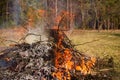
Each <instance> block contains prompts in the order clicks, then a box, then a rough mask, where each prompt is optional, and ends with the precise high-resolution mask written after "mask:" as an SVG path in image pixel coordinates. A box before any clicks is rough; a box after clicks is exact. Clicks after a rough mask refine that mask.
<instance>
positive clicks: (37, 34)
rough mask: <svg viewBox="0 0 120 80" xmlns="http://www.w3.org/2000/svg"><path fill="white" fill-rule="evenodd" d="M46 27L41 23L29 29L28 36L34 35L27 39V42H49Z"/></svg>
mask: <svg viewBox="0 0 120 80" xmlns="http://www.w3.org/2000/svg"><path fill="white" fill-rule="evenodd" d="M44 26H45V24H44V22H40V23H38V24H36V27H35V28H32V29H29V31H28V33H27V34H33V35H28V36H27V37H26V39H25V42H26V43H29V44H32V43H35V42H37V41H40V40H41V41H47V40H48V37H47V32H46V31H45V29H44Z"/></svg>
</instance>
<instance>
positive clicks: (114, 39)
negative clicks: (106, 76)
mask: <svg viewBox="0 0 120 80" xmlns="http://www.w3.org/2000/svg"><path fill="white" fill-rule="evenodd" d="M69 38H70V39H71V41H72V42H73V43H74V44H76V45H77V44H79V45H78V46H76V48H77V49H78V50H79V51H81V52H84V53H85V54H86V55H89V56H95V57H100V58H103V57H111V56H112V57H113V58H114V62H115V68H116V69H117V70H118V71H120V58H119V57H120V31H101V32H98V31H82V30H74V31H73V32H72V34H71V35H69Z"/></svg>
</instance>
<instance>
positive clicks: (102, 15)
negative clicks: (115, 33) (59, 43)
mask: <svg viewBox="0 0 120 80" xmlns="http://www.w3.org/2000/svg"><path fill="white" fill-rule="evenodd" d="M52 3H54V4H53V5H52ZM63 3H64V5H62V4H63ZM119 3H120V0H2V1H1V3H0V7H1V9H0V24H3V23H4V24H6V23H9V24H12V25H19V24H23V23H24V22H25V21H26V20H28V18H29V17H31V18H34V21H37V20H38V19H39V16H38V14H37V13H36V11H37V10H39V9H45V10H48V13H49V9H47V8H48V7H55V6H56V5H57V8H58V12H59V9H60V8H61V9H64V10H65V9H67V8H69V10H70V11H71V13H72V14H74V20H73V22H72V26H74V28H77V29H97V30H101V29H102V30H109V29H120V5H119ZM48 4H49V5H51V6H47V5H48ZM65 4H66V5H67V4H69V6H68V7H67V6H65ZM66 7H67V8H66ZM33 14H34V15H33Z"/></svg>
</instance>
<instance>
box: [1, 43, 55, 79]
mask: <svg viewBox="0 0 120 80" xmlns="http://www.w3.org/2000/svg"><path fill="white" fill-rule="evenodd" d="M52 47H53V45H51V43H50V42H49V43H47V42H36V43H34V44H27V43H22V44H17V45H15V46H14V47H11V48H8V49H6V50H4V51H2V53H4V54H2V55H0V58H1V59H0V80H44V78H45V79H47V80H51V79H52V76H51V74H52V71H53V68H54V67H53V57H54V55H53V50H52Z"/></svg>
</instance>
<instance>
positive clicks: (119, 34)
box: [112, 33, 120, 37]
mask: <svg viewBox="0 0 120 80" xmlns="http://www.w3.org/2000/svg"><path fill="white" fill-rule="evenodd" d="M112 35H113V36H116V37H120V33H114V34H112Z"/></svg>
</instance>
